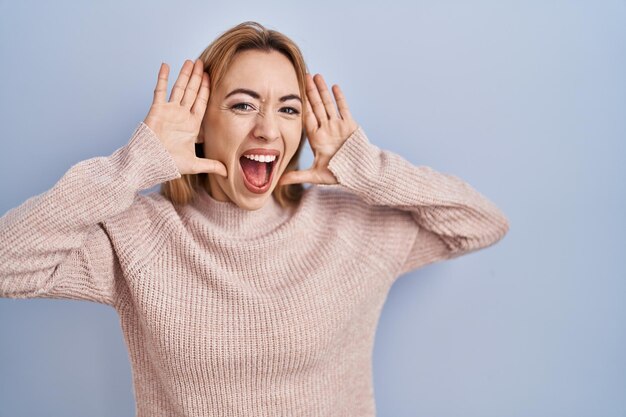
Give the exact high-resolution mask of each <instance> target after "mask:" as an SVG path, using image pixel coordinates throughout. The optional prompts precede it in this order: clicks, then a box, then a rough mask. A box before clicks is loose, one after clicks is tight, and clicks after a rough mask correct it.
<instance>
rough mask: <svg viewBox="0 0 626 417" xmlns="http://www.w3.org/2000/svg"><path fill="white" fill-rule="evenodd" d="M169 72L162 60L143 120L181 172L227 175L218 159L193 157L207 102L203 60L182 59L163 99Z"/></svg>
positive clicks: (207, 94) (206, 76) (207, 86)
mask: <svg viewBox="0 0 626 417" xmlns="http://www.w3.org/2000/svg"><path fill="white" fill-rule="evenodd" d="M168 75H169V66H168V65H167V64H166V63H162V64H161V68H160V69H159V77H158V80H157V85H156V88H155V89H154V100H153V101H152V106H151V107H150V111H149V112H148V115H147V116H146V118H145V120H144V123H145V124H146V125H147V126H148V127H149V128H150V129H152V131H153V132H154V133H156V135H157V137H158V138H159V140H160V141H161V143H163V145H164V146H165V148H166V149H167V150H168V152H169V153H170V155H171V156H172V158H173V159H174V161H175V162H176V166H177V167H178V171H179V172H180V173H181V175H182V174H198V173H205V172H206V173H215V174H219V175H222V176H224V177H227V176H228V173H227V171H226V166H224V164H222V163H221V162H220V161H216V160H214V159H207V158H198V157H197V156H196V150H195V144H196V143H197V142H198V133H199V132H200V125H201V124H202V119H203V117H204V112H205V111H206V107H207V103H208V102H209V75H208V74H207V73H206V72H204V69H203V63H202V61H201V60H200V59H197V60H196V62H195V63H194V62H192V61H191V60H186V61H185V63H184V64H183V66H182V68H181V70H180V74H179V75H178V79H177V80H176V83H175V84H174V87H172V92H171V94H170V99H169V101H166V95H167V77H168Z"/></svg>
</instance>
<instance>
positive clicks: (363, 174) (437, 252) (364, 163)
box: [328, 126, 509, 275]
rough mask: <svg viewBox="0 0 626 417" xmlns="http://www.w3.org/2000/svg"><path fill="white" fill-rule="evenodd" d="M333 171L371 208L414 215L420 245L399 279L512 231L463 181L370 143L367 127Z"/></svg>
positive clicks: (337, 157) (410, 253) (357, 134)
mask: <svg viewBox="0 0 626 417" xmlns="http://www.w3.org/2000/svg"><path fill="white" fill-rule="evenodd" d="M328 168H329V169H330V171H331V172H332V173H333V174H334V175H335V177H336V178H337V182H338V183H339V184H340V185H341V186H343V187H346V188H348V189H349V190H350V191H351V192H354V193H356V194H357V195H359V196H360V197H361V198H362V199H363V200H364V201H365V202H366V203H368V204H371V205H380V206H389V207H393V208H395V209H398V210H403V211H405V212H408V213H410V215H411V217H412V219H413V220H414V224H415V229H413V230H411V231H408V233H414V234H415V239H414V241H413V243H412V246H411V248H410V249H409V250H408V253H407V254H406V255H404V254H403V255H402V256H406V257H405V259H404V261H403V263H402V266H401V268H400V271H399V274H398V275H401V274H404V273H406V272H409V271H411V270H414V269H417V268H419V267H422V266H424V265H427V264H430V263H433V262H436V261H439V260H442V259H451V258H455V257H458V256H460V255H463V254H466V253H469V252H472V251H476V250H478V249H482V248H485V247H488V246H490V245H493V244H494V243H496V242H497V241H499V240H500V239H502V238H503V237H504V235H505V234H506V233H507V232H508V230H509V222H508V219H507V218H506V217H505V215H504V214H503V213H502V211H500V209H498V207H496V205H495V204H494V203H492V202H491V201H490V200H488V199H487V198H486V197H484V196H483V195H482V194H480V193H479V192H478V191H476V190H475V189H474V188H472V187H471V186H470V185H469V184H468V183H466V182H464V181H463V180H461V179H460V178H458V177H456V176H454V175H450V174H444V173H440V172H437V171H436V170H434V169H433V168H431V167H429V166H426V165H420V166H415V165H412V164H411V163H409V162H408V161H407V160H406V159H404V158H402V157H401V156H400V155H398V154H395V153H393V152H390V151H386V150H381V149H379V148H378V147H377V146H375V145H374V144H372V143H370V142H369V140H368V138H367V136H366V135H365V132H364V131H363V128H362V126H359V127H358V128H357V130H356V131H354V132H353V133H352V135H350V137H349V138H348V139H347V140H346V141H345V142H344V143H343V144H342V146H341V148H339V150H338V151H337V152H336V153H335V155H333V157H332V158H331V160H330V162H329V165H328Z"/></svg>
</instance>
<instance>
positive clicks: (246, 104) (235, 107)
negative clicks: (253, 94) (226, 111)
mask: <svg viewBox="0 0 626 417" xmlns="http://www.w3.org/2000/svg"><path fill="white" fill-rule="evenodd" d="M239 106H250V107H252V105H251V104H250V103H237V104H235V105H234V106H232V107H231V109H235V110H242V109H241V108H239ZM283 109H291V110H292V111H293V112H292V113H287V114H290V115H294V116H295V115H297V114H300V112H299V111H298V110H296V109H294V108H293V107H283Z"/></svg>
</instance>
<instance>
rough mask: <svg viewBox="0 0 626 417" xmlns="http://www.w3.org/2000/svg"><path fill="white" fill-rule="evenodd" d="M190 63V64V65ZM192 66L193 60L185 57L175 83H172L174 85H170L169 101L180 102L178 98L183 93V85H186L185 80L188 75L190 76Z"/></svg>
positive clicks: (187, 78) (187, 79) (186, 80)
mask: <svg viewBox="0 0 626 417" xmlns="http://www.w3.org/2000/svg"><path fill="white" fill-rule="evenodd" d="M190 65H192V66H191V67H190ZM192 68H193V62H191V61H190V60H188V59H186V60H185V62H184V63H183V66H182V67H181V69H180V73H179V74H178V78H177V79H176V83H175V84H174V87H172V92H171V93H170V103H180V99H181V98H182V97H183V94H184V93H185V87H186V86H187V82H188V81H189V77H190V76H191V69H192Z"/></svg>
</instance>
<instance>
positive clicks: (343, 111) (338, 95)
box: [333, 84, 352, 120]
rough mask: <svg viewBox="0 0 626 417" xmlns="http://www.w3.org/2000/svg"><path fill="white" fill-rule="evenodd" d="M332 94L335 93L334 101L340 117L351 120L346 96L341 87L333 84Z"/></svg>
mask: <svg viewBox="0 0 626 417" xmlns="http://www.w3.org/2000/svg"><path fill="white" fill-rule="evenodd" d="M333 94H334V95H335V101H336V102H337V107H338V108H339V115H340V116H341V118H343V119H344V120H352V114H351V113H350V109H349V108H348V101H347V100H346V96H344V95H343V91H341V88H339V85H337V84H335V85H333Z"/></svg>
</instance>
